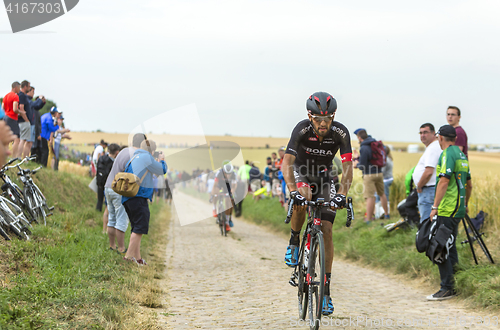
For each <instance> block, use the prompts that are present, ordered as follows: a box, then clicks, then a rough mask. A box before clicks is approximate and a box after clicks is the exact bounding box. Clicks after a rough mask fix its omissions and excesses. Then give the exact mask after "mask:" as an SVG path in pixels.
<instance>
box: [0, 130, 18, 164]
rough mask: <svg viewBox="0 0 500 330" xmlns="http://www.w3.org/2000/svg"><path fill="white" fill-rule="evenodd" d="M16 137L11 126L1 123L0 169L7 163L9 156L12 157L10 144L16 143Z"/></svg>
mask: <svg viewBox="0 0 500 330" xmlns="http://www.w3.org/2000/svg"><path fill="white" fill-rule="evenodd" d="M14 139H15V135H14V134H13V133H12V131H11V129H10V127H9V125H7V124H6V123H5V122H3V121H0V167H1V166H4V165H5V163H6V162H7V156H8V155H10V152H9V143H10V142H12V141H14Z"/></svg>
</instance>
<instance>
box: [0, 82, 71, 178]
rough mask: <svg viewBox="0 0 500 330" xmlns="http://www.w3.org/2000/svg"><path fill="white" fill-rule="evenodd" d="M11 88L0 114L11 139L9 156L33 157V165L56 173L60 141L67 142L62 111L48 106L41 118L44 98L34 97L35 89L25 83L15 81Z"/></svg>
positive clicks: (4, 98)
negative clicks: (48, 168)
mask: <svg viewBox="0 0 500 330" xmlns="http://www.w3.org/2000/svg"><path fill="white" fill-rule="evenodd" d="M11 88H12V89H11V91H10V92H9V93H7V94H6V95H5V96H4V97H3V100H2V112H1V114H0V116H1V118H2V119H3V120H4V122H5V124H6V125H7V126H8V127H9V128H10V130H11V131H12V134H13V137H14V139H13V141H12V142H13V143H12V148H11V150H10V151H9V152H10V154H11V155H12V157H19V158H24V157H27V156H30V155H36V156H37V157H36V161H37V162H39V163H40V164H42V165H43V166H44V167H47V166H49V167H51V168H53V169H55V170H57V169H58V165H59V148H60V145H61V140H62V139H64V138H66V139H71V137H70V136H69V135H68V134H67V133H68V132H69V131H70V130H69V129H67V128H65V127H64V117H63V116H62V112H60V111H59V110H58V109H57V108H56V107H52V108H51V109H50V112H49V113H46V114H43V115H41V114H40V110H41V109H42V108H43V107H44V105H45V103H46V99H45V97H44V96H43V95H39V96H37V97H36V98H34V95H35V87H34V86H32V85H31V83H30V82H29V81H27V80H24V81H22V82H21V83H19V82H17V81H15V82H13V83H12V85H11Z"/></svg>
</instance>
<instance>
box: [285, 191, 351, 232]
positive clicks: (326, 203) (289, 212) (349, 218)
mask: <svg viewBox="0 0 500 330" xmlns="http://www.w3.org/2000/svg"><path fill="white" fill-rule="evenodd" d="M293 201H294V200H293V199H292V198H291V199H290V203H289V204H288V212H287V215H286V219H285V223H287V224H288V223H290V220H292V215H293ZM306 205H311V206H322V207H325V206H330V203H329V202H314V201H306ZM346 209H347V220H346V223H345V226H346V227H350V226H351V222H352V220H354V209H353V207H352V197H348V198H347V204H346Z"/></svg>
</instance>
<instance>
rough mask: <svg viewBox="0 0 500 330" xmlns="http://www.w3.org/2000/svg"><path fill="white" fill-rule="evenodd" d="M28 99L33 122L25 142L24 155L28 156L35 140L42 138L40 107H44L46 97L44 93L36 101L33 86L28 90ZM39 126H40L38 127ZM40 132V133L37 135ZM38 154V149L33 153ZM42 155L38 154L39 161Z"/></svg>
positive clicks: (30, 118)
mask: <svg viewBox="0 0 500 330" xmlns="http://www.w3.org/2000/svg"><path fill="white" fill-rule="evenodd" d="M27 95H28V99H29V104H30V109H31V116H30V117H28V119H29V120H30V123H31V136H30V138H29V140H26V143H25V144H24V148H23V155H22V157H23V158H24V157H27V156H29V155H30V152H31V148H32V147H33V145H34V143H35V141H38V140H37V137H38V138H40V112H39V111H40V109H41V108H43V106H44V105H45V97H44V96H43V95H42V96H40V97H37V99H36V100H35V101H33V97H34V95H35V87H34V86H31V90H30V91H29V92H28V94H27ZM37 126H38V127H37ZM37 134H38V135H37ZM35 154H36V150H35V152H34V153H33V155H35ZM40 157H41V154H40V155H37V159H36V160H37V162H40Z"/></svg>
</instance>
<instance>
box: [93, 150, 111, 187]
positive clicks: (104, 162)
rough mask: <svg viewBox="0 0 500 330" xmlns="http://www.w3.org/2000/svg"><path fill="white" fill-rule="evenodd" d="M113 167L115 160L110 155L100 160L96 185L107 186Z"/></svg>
mask: <svg viewBox="0 0 500 330" xmlns="http://www.w3.org/2000/svg"><path fill="white" fill-rule="evenodd" d="M111 167H113V160H112V159H111V158H110V157H109V155H107V154H106V155H103V156H101V157H100V158H99V160H98V161H97V170H96V183H97V185H98V186H104V185H105V184H106V180H107V179H108V175H109V172H111Z"/></svg>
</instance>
